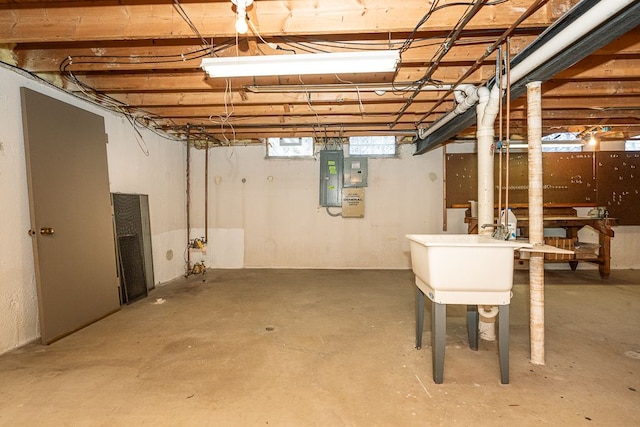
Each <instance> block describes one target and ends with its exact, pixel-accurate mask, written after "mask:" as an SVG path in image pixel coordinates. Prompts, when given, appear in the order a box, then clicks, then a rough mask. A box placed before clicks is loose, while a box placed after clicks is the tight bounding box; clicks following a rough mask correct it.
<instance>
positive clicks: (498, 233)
mask: <svg viewBox="0 0 640 427" xmlns="http://www.w3.org/2000/svg"><path fill="white" fill-rule="evenodd" d="M487 227H493V228H494V230H493V233H492V234H491V237H493V238H494V239H498V240H509V233H508V231H507V228H506V227H505V226H504V224H482V225H481V226H480V228H487Z"/></svg>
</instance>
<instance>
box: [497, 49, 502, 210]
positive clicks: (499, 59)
mask: <svg viewBox="0 0 640 427" xmlns="http://www.w3.org/2000/svg"><path fill="white" fill-rule="evenodd" d="M496 76H497V77H496V82H501V81H502V46H500V47H499V48H498V56H497V65H496ZM499 90H500V100H499V103H500V109H499V110H498V114H499V118H498V129H499V131H498V141H499V142H500V150H499V153H498V159H499V160H498V217H499V214H500V210H501V209H502V88H500V89H499Z"/></svg>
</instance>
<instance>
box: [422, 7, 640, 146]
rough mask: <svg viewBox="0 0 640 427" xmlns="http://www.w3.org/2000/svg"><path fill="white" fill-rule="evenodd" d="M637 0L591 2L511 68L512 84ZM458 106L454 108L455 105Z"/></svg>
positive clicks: (431, 129)
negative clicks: (545, 41) (590, 6)
mask: <svg viewBox="0 0 640 427" xmlns="http://www.w3.org/2000/svg"><path fill="white" fill-rule="evenodd" d="M634 1H637V0H615V1H614V0H607V1H605V0H601V1H600V2H599V3H598V4H596V5H594V6H593V7H592V8H591V9H589V10H588V11H586V12H585V13H584V14H583V15H582V16H580V17H579V18H578V19H576V20H575V21H574V22H572V23H571V24H569V25H567V26H566V27H565V28H564V29H563V30H562V31H560V32H559V33H558V34H556V35H555V36H554V37H553V38H552V39H551V40H549V41H548V42H547V43H545V44H544V45H542V46H540V47H539V48H538V49H536V50H535V52H533V53H532V54H531V55H529V56H528V57H527V58H525V59H523V60H522V62H520V63H519V64H518V65H516V66H514V67H513V68H512V69H511V84H512V85H513V84H514V83H516V82H517V81H518V80H520V79H522V78H523V77H524V76H526V75H527V74H528V73H530V72H531V71H532V70H534V69H536V68H538V67H539V66H540V65H542V64H544V63H545V62H547V61H548V60H549V59H550V58H552V57H553V56H555V55H557V54H558V53H560V52H562V51H563V50H564V49H566V48H567V47H568V46H570V45H571V44H572V43H575V42H576V41H578V40H579V39H581V38H582V37H584V36H585V35H586V34H588V33H589V32H590V31H592V30H593V29H594V28H596V27H597V26H598V25H600V24H602V23H603V22H605V21H607V20H608V19H609V18H611V17H612V16H614V15H616V14H617V13H618V12H620V11H621V10H622V9H624V8H625V7H626V6H628V5H630V4H631V3H633V2H634ZM504 79H505V78H504V77H503V78H502V80H503V81H502V82H501V85H500V86H501V87H505V86H506V84H505V82H504ZM456 109H457V108H456ZM459 114H461V113H460V112H456V110H453V111H451V112H449V113H448V114H446V115H445V116H443V117H442V118H441V119H440V120H438V121H437V122H435V123H433V124H432V125H431V126H430V127H429V128H428V129H425V130H424V131H422V132H421V134H420V135H419V136H420V138H423V139H424V138H426V137H427V136H429V135H431V134H432V133H433V132H435V131H436V130H438V129H440V128H441V127H443V126H444V125H446V124H447V123H449V122H450V121H451V120H453V119H454V118H455V117H456V116H458V115H459Z"/></svg>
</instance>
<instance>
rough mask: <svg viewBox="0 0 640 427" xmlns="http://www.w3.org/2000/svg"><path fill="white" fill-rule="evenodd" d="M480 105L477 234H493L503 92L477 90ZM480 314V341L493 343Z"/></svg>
mask: <svg viewBox="0 0 640 427" xmlns="http://www.w3.org/2000/svg"><path fill="white" fill-rule="evenodd" d="M477 93H478V97H479V103H478V106H477V107H476V113H477V119H478V123H477V129H478V130H477V134H476V135H477V138H478V225H479V227H478V234H491V233H492V231H493V228H492V227H487V228H482V227H481V226H482V225H483V224H493V223H494V198H493V194H494V188H493V186H494V180H493V164H494V156H493V153H494V150H495V144H494V140H493V139H494V136H495V131H494V124H495V121H496V117H497V115H498V111H499V110H500V99H499V98H500V96H499V95H500V89H499V88H498V86H494V88H493V90H492V91H491V92H490V91H489V89H487V88H486V87H480V88H478V92H477ZM484 312H485V310H480V318H479V322H478V328H479V332H480V338H482V339H484V340H487V341H493V340H495V339H496V332H495V323H494V319H490V318H488V317H486V316H484V315H483V313H484Z"/></svg>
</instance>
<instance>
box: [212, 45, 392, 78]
mask: <svg viewBox="0 0 640 427" xmlns="http://www.w3.org/2000/svg"><path fill="white" fill-rule="evenodd" d="M399 62H400V52H399V51H398V50H373V51H358V52H336V53H311V54H297V55H263V56H229V57H215V58H204V59H203V60H202V64H201V65H200V66H201V67H202V69H203V70H205V71H206V72H207V74H208V75H209V77H213V78H216V77H222V78H224V77H254V76H287V75H300V74H344V73H392V72H395V71H396V67H397V65H398V63H399Z"/></svg>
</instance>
